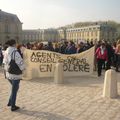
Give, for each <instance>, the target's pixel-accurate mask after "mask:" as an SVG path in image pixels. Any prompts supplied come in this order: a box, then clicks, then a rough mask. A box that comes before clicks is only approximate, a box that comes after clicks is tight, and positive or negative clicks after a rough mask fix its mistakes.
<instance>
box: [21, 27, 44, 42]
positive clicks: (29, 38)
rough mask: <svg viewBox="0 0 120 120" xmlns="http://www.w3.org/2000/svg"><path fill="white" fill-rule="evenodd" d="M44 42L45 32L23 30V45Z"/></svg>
mask: <svg viewBox="0 0 120 120" xmlns="http://www.w3.org/2000/svg"><path fill="white" fill-rule="evenodd" d="M42 40H43V31H42V30H40V29H35V30H23V32H22V43H29V42H39V41H42Z"/></svg>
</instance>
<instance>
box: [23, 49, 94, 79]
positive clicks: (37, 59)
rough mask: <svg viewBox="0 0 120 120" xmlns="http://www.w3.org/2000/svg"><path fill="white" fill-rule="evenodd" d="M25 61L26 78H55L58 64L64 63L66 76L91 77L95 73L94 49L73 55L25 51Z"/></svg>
mask: <svg viewBox="0 0 120 120" xmlns="http://www.w3.org/2000/svg"><path fill="white" fill-rule="evenodd" d="M24 60H25V64H26V70H25V72H24V77H26V78H39V77H53V75H54V70H55V65H56V63H58V62H62V63H63V70H64V76H81V75H89V74H92V73H93V66H94V47H92V48H90V49H89V50H86V51H85V52H82V53H79V54H78V53H77V54H72V55H65V54H60V53H56V52H50V51H44V50H28V49H25V50H24Z"/></svg>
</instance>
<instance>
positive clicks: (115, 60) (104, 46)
mask: <svg viewBox="0 0 120 120" xmlns="http://www.w3.org/2000/svg"><path fill="white" fill-rule="evenodd" d="M22 46H24V47H26V48H27V49H31V50H49V51H54V52H58V53H62V54H75V53H81V52H83V51H85V50H88V49H89V48H91V47H93V46H95V58H96V59H95V61H96V62H95V63H96V64H97V73H98V76H101V73H102V69H106V70H108V69H111V66H114V67H115V68H116V72H120V71H119V68H120V40H118V41H117V42H116V43H113V44H110V43H108V42H107V41H103V40H102V41H98V43H97V44H95V45H94V44H93V42H88V41H87V42H86V43H84V42H80V43H79V44H77V45H76V44H75V43H74V42H73V41H69V42H67V41H65V42H62V43H52V42H48V44H43V43H40V42H36V43H34V44H30V43H27V44H26V45H16V41H15V40H13V39H12V40H9V41H7V42H6V44H5V46H4V47H2V46H0V64H2V63H4V69H5V78H6V79H8V81H9V82H10V84H11V85H12V89H11V95H10V98H9V101H8V104H7V106H10V107H11V111H15V110H17V109H19V107H18V106H16V97H17V92H18V89H19V83H20V80H21V79H22V71H23V70H24V69H25V65H24V60H23V53H22V51H21V48H22ZM12 59H14V61H15V62H13V61H12ZM12 62H13V63H12ZM10 63H12V65H11V64H10ZM10 65H11V67H12V66H14V65H17V66H18V67H17V69H16V70H12V71H10V69H9V68H10V67H8V66H10ZM18 69H19V70H18ZM17 71H20V72H17ZM16 72H17V73H16Z"/></svg>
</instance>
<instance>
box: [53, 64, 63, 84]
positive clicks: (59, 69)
mask: <svg viewBox="0 0 120 120" xmlns="http://www.w3.org/2000/svg"><path fill="white" fill-rule="evenodd" d="M63 82H64V80H63V64H62V63H57V64H56V66H55V72H54V83H56V84H62V83H63Z"/></svg>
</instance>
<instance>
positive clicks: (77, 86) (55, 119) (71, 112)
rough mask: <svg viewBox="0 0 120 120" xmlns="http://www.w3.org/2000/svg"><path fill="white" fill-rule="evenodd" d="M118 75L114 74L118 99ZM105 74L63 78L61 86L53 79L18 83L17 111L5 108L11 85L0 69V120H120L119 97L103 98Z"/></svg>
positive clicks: (119, 84) (119, 82) (119, 83)
mask: <svg viewBox="0 0 120 120" xmlns="http://www.w3.org/2000/svg"><path fill="white" fill-rule="evenodd" d="M119 78H120V74H119V73H117V80H118V93H119V95H120V79H119ZM103 84H104V74H103V75H102V76H101V77H97V73H96V72H94V73H93V74H92V75H90V76H82V77H66V78H65V79H64V84H60V85H58V84H55V83H54V81H53V78H39V79H32V80H24V79H23V80H21V83H20V89H19V91H18V96H17V105H18V106H20V108H21V109H20V110H18V111H16V112H11V110H10V108H9V107H8V106H7V102H8V98H9V94H10V93H9V91H10V89H11V88H10V87H11V86H10V84H9V82H8V81H7V80H6V79H5V78H4V74H3V69H2V68H0V120H120V113H119V111H120V97H119V96H118V97H117V98H116V99H109V98H103V97H102V92H103Z"/></svg>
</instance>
